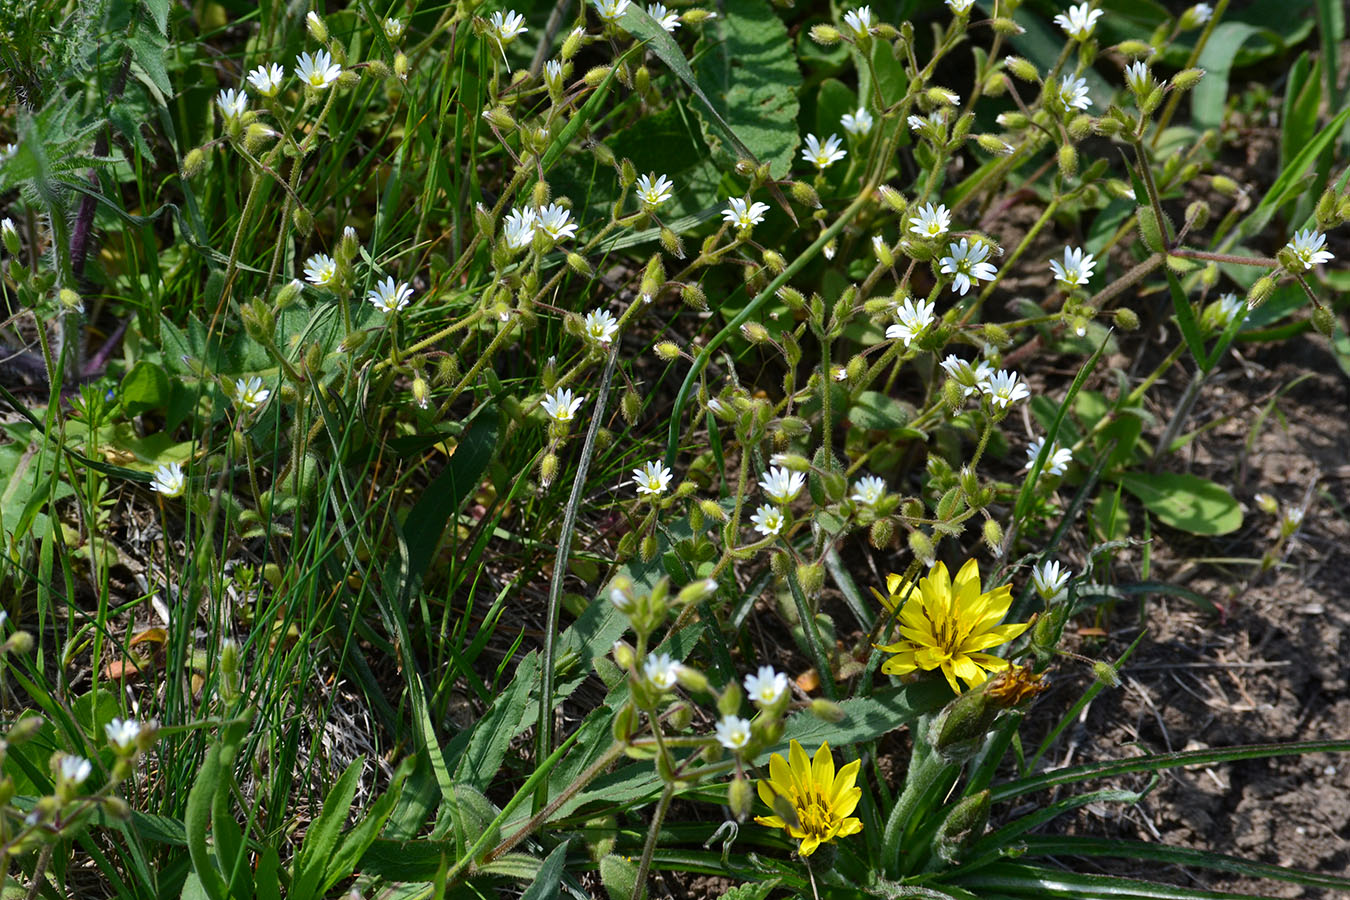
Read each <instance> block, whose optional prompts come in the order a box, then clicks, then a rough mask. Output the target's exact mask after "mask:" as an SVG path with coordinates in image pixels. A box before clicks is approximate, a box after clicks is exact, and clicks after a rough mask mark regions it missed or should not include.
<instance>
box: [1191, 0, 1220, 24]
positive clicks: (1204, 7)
mask: <svg viewBox="0 0 1350 900" xmlns="http://www.w3.org/2000/svg"><path fill="white" fill-rule="evenodd" d="M1186 12H1187V13H1189V14H1190V15H1189V18H1190V20H1191V21H1192V22H1194V23H1195V24H1196V25H1203V24H1205V23H1206V22H1208V21H1209V20H1210V19H1212V18H1213V17H1214V7H1212V6H1210V5H1209V4H1208V3H1197V4H1195V5H1194V6H1192V7H1191V8H1190V9H1188V10H1186Z"/></svg>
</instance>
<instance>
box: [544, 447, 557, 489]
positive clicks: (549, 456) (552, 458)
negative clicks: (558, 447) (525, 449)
mask: <svg viewBox="0 0 1350 900" xmlns="http://www.w3.org/2000/svg"><path fill="white" fill-rule="evenodd" d="M557 477H558V455H557V454H556V453H545V454H544V458H543V459H541V460H540V461H539V481H540V483H541V484H543V485H544V486H545V487H547V486H548V485H550V484H552V483H553V479H555V478H557Z"/></svg>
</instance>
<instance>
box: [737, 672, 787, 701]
mask: <svg viewBox="0 0 1350 900" xmlns="http://www.w3.org/2000/svg"><path fill="white" fill-rule="evenodd" d="M743 684H744V685H745V692H746V693H747V694H749V695H750V702H752V703H754V704H755V705H756V706H772V705H773V704H775V703H777V702H778V698H779V697H782V696H783V695H784V694H785V693H787V689H788V677H787V676H786V675H784V674H783V673H782V672H775V671H774V670H773V666H760V667H759V671H758V672H756V673H755V674H753V675H747V676H745V681H744V682H743Z"/></svg>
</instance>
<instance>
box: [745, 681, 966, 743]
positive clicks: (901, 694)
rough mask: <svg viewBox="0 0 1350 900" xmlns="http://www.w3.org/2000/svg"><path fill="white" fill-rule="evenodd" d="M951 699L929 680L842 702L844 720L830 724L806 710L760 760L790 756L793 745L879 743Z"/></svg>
mask: <svg viewBox="0 0 1350 900" xmlns="http://www.w3.org/2000/svg"><path fill="white" fill-rule="evenodd" d="M951 698H952V694H951V689H950V688H949V687H947V684H946V682H944V681H943V680H942V679H941V678H929V679H925V680H922V681H917V682H915V683H914V684H907V685H904V686H903V687H895V688H881V689H879V690H876V691H874V692H873V693H872V696H870V697H853V698H851V699H848V700H842V701H840V703H839V706H840V708H841V709H842V710H843V712H844V717H843V718H842V719H841V720H839V721H838V722H827V721H825V720H824V719H821V718H820V717H819V716H816V715H814V714H812V713H811V711H810V710H803V711H802V712H799V713H796V714H794V715H792V716H789V717H788V720H787V727H786V728H785V729H784V730H783V737H782V739H781V740H779V742H778V744H777V745H776V746H774V747H770V748H769V749H768V750H765V751H764V753H762V754H760V759H761V760H767V759H768V758H769V754H770V753H786V752H787V749H788V745H789V742H791V741H797V742H798V743H799V744H801V745H802V746H803V747H805V748H806V749H807V750H814V749H815V748H816V747H819V746H820V745H821V744H822V743H824V742H825V741H829V742H830V746H832V747H842V746H844V745H846V744H861V743H866V742H867V741H872V740H876V739H877V738H879V737H881V736H882V735H884V734H888V733H890V732H892V731H894V730H895V729H897V728H899V727H900V726H901V725H909V724H912V723H913V722H916V721H918V719H919V716H922V715H924V714H925V713H930V712H934V711H936V710H938V709H940V708H941V707H942V705H943V704H944V703H946V702H947V701H948V700H950V699H951Z"/></svg>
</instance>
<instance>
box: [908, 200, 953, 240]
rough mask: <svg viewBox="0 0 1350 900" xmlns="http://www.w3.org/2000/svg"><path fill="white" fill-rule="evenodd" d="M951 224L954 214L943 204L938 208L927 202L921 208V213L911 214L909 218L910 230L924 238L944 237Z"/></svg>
mask: <svg viewBox="0 0 1350 900" xmlns="http://www.w3.org/2000/svg"><path fill="white" fill-rule="evenodd" d="M951 225H952V214H951V213H949V212H948V211H947V207H946V206H943V205H942V204H938V206H937V208H936V209H934V208H933V204H931V203H928V204H925V205H924V206H923V207H922V208H920V209H919V214H918V215H917V216H911V217H910V220H909V230H910V232H911V233H913V234H917V235H918V236H919V237H923V238H937V237H942V236H943V235H944V234H946V233H947V229H948V228H950V227H951Z"/></svg>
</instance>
